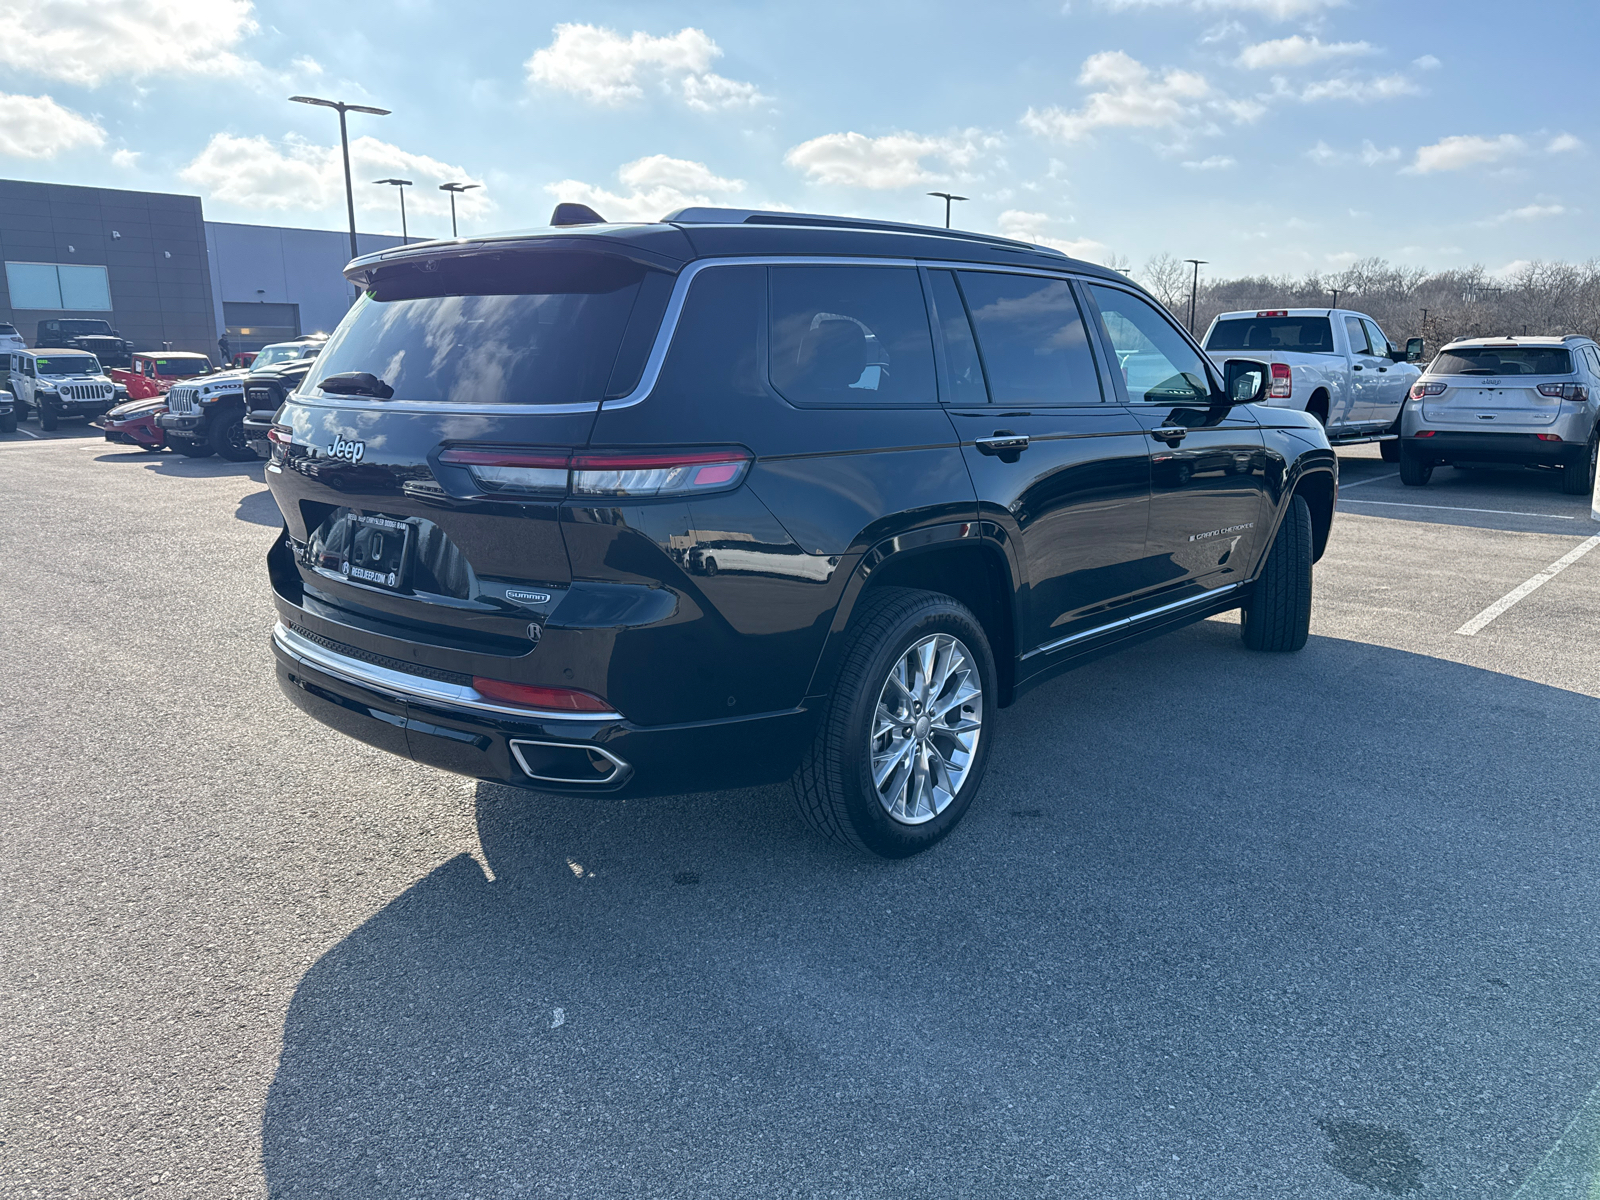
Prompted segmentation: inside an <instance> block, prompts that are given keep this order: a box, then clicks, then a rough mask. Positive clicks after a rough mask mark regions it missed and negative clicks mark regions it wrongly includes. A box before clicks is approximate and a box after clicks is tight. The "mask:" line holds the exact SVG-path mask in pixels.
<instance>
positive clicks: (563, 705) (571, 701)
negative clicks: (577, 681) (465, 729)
mask: <svg viewBox="0 0 1600 1200" xmlns="http://www.w3.org/2000/svg"><path fill="white" fill-rule="evenodd" d="M472 686H473V687H474V688H475V689H477V692H478V694H479V695H480V696H483V697H484V698H485V699H488V700H498V701H499V702H500V703H501V704H515V705H517V706H518V707H520V708H542V709H546V710H548V711H550V712H578V713H584V712H590V713H603V712H610V711H611V706H610V705H609V704H607V703H606V702H605V701H604V700H602V699H600V697H599V696H595V695H592V694H591V693H589V692H580V691H579V690H578V689H577V688H554V687H535V686H534V685H533V684H531V683H507V682H506V681H505V680H503V679H485V678H482V677H480V676H477V675H474V676H473V677H472Z"/></svg>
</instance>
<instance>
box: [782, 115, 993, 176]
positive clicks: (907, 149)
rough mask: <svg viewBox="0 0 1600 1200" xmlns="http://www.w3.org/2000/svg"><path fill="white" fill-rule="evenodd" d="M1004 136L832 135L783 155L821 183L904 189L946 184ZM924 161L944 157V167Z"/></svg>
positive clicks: (970, 131)
mask: <svg viewBox="0 0 1600 1200" xmlns="http://www.w3.org/2000/svg"><path fill="white" fill-rule="evenodd" d="M999 144H1000V139H999V138H997V137H994V136H993V135H989V134H984V133H982V132H981V131H979V130H976V129H968V130H966V131H964V132H962V133H959V134H956V135H954V136H951V137H924V136H922V135H921V134H915V133H890V134H885V135H884V136H883V137H875V138H873V137H867V136H866V135H865V134H861V133H826V134H823V135H822V136H821V137H816V138H812V139H811V140H810V141H809V142H801V143H800V144H799V145H798V146H795V147H794V148H793V149H792V150H790V151H789V152H788V153H787V154H785V155H784V156H783V161H784V162H786V163H788V164H789V165H790V166H791V167H795V168H798V169H799V170H802V171H804V172H805V173H806V175H807V176H809V177H810V178H811V180H812V181H813V182H815V183H826V184H835V185H841V186H844V187H864V188H878V189H882V188H899V187H911V186H913V185H915V184H922V183H943V182H946V181H947V180H949V179H950V178H951V175H952V174H954V175H956V176H957V177H959V178H970V176H969V175H966V174H964V173H965V172H966V171H967V170H968V168H970V167H971V166H972V165H973V163H974V162H976V161H977V159H978V157H979V156H980V155H982V154H983V153H984V152H985V151H988V150H992V149H994V148H995V147H997V146H998V145H999ZM924 159H938V160H942V161H943V164H944V170H943V171H942V172H941V171H936V170H933V169H931V168H930V167H928V166H927V165H926V164H925V163H924V162H923V160H924Z"/></svg>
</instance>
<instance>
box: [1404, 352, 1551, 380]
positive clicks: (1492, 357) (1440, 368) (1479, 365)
mask: <svg viewBox="0 0 1600 1200" xmlns="http://www.w3.org/2000/svg"><path fill="white" fill-rule="evenodd" d="M1428 374H1430V375H1571V374H1572V353H1571V351H1568V350H1559V349H1557V348H1555V347H1554V346H1457V347H1456V348H1455V349H1454V350H1446V351H1444V353H1442V354H1440V355H1439V357H1438V358H1436V359H1434V360H1433V365H1432V366H1431V367H1429V368H1428Z"/></svg>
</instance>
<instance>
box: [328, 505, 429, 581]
mask: <svg viewBox="0 0 1600 1200" xmlns="http://www.w3.org/2000/svg"><path fill="white" fill-rule="evenodd" d="M347 519H348V520H349V522H350V530H349V535H350V540H349V542H348V544H347V546H348V548H347V549H346V551H345V556H344V562H343V563H342V564H340V567H339V573H340V574H341V575H343V576H344V577H345V578H347V579H353V580H356V581H358V582H360V583H366V584H371V585H372V586H373V587H381V588H389V589H390V590H392V591H399V590H402V589H404V588H405V587H406V586H407V578H406V577H407V576H408V575H409V574H410V567H411V535H412V528H411V526H410V525H409V524H407V523H406V522H404V521H396V520H394V519H393V518H390V517H369V516H365V515H362V514H358V513H351V514H350V516H349V517H348V518H347Z"/></svg>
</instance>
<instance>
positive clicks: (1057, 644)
mask: <svg viewBox="0 0 1600 1200" xmlns="http://www.w3.org/2000/svg"><path fill="white" fill-rule="evenodd" d="M1241 586H1243V585H1241V584H1237V583H1229V584H1225V585H1223V586H1222V587H1219V588H1212V589H1211V590H1210V591H1209V592H1205V593H1203V594H1202V595H1199V596H1190V597H1188V598H1187V599H1184V600H1175V601H1173V602H1172V603H1171V604H1163V605H1162V606H1161V607H1160V608H1152V609H1151V610H1150V611H1149V612H1142V613H1135V614H1134V615H1133V616H1131V617H1123V618H1121V619H1120V620H1116V621H1111V622H1109V623H1107V624H1105V625H1097V626H1095V627H1094V628H1093V629H1085V630H1084V631H1083V632H1082V633H1074V634H1069V635H1068V636H1067V637H1064V638H1060V639H1058V640H1057V641H1054V642H1046V643H1045V644H1044V645H1042V646H1035V647H1034V648H1033V649H1032V650H1029V651H1028V652H1027V653H1026V654H1024V655H1023V656H1022V660H1023V661H1024V662H1026V661H1027V660H1028V659H1030V658H1032V657H1033V656H1034V655H1035V654H1049V653H1050V652H1051V651H1053V650H1060V649H1063V648H1064V647H1067V646H1070V645H1072V643H1074V642H1081V641H1083V640H1084V639H1085V638H1092V637H1094V636H1095V635H1096V634H1101V633H1110V632H1111V631H1112V630H1113V629H1126V628H1127V627H1128V626H1130V625H1137V624H1138V623H1139V622H1140V621H1148V620H1149V619H1150V618H1151V617H1159V616H1160V615H1161V614H1162V613H1169V612H1174V611H1175V610H1177V609H1180V608H1188V607H1189V606H1190V605H1193V604H1199V603H1201V602H1202V601H1206V600H1215V599H1216V598H1217V597H1218V596H1225V595H1227V594H1228V593H1229V592H1232V591H1236V590H1237V589H1238V588H1240V587H1241Z"/></svg>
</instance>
